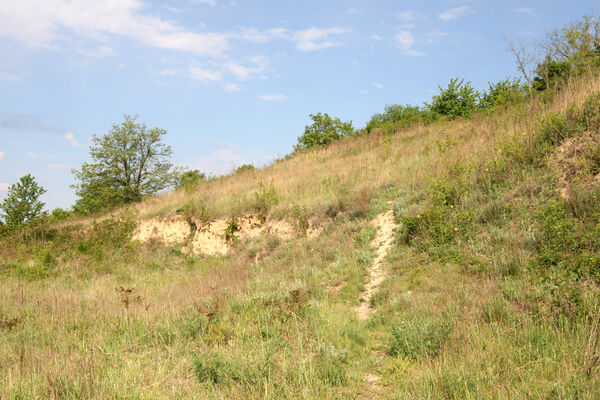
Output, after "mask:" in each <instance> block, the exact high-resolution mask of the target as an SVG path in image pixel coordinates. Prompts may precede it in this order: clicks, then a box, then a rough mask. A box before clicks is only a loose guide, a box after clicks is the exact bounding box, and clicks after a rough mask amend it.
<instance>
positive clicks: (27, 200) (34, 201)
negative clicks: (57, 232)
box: [0, 174, 46, 226]
mask: <svg viewBox="0 0 600 400" xmlns="http://www.w3.org/2000/svg"><path fill="white" fill-rule="evenodd" d="M44 193H46V189H44V188H43V187H41V186H40V185H38V184H37V182H36V181H35V178H34V177H32V176H31V175H30V174H27V175H25V176H22V177H21V179H19V182H17V183H15V184H14V185H11V186H10V187H9V188H8V193H7V195H6V198H5V199H4V201H3V202H2V203H0V210H2V211H3V212H4V214H3V215H2V216H3V217H4V222H5V223H6V225H11V226H16V225H20V224H23V223H26V222H29V221H31V220H32V219H34V218H36V217H39V216H40V215H41V214H42V209H43V208H44V203H42V202H41V201H40V200H39V198H40V196H41V195H43V194H44Z"/></svg>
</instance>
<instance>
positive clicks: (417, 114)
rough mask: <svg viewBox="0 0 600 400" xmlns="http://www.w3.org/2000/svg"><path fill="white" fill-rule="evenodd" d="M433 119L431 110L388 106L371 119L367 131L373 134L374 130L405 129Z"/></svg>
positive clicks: (406, 106) (417, 107)
mask: <svg viewBox="0 0 600 400" xmlns="http://www.w3.org/2000/svg"><path fill="white" fill-rule="evenodd" d="M433 117H434V115H433V114H432V113H431V112H430V111H429V110H427V109H422V108H421V107H419V106H411V105H405V106H403V105H400V104H388V105H386V106H385V107H384V112H383V113H376V114H374V115H373V116H372V117H371V119H370V120H369V122H368V123H367V126H366V130H367V132H371V131H372V130H373V129H374V128H383V129H386V128H388V129H398V128H405V127H408V126H411V125H413V124H415V123H417V122H423V123H427V122H431V120H432V119H433Z"/></svg>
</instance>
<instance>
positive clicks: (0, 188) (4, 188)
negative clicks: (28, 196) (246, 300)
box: [0, 182, 10, 192]
mask: <svg viewBox="0 0 600 400" xmlns="http://www.w3.org/2000/svg"><path fill="white" fill-rule="evenodd" d="M9 187H10V185H9V184H8V183H6V182H0V192H8V188H9Z"/></svg>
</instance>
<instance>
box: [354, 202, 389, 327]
mask: <svg viewBox="0 0 600 400" xmlns="http://www.w3.org/2000/svg"><path fill="white" fill-rule="evenodd" d="M371 225H373V226H374V227H376V228H378V229H377V233H376V234H375V238H374V239H373V241H372V242H371V246H372V247H373V248H375V252H376V253H375V254H376V255H375V259H374V260H373V264H371V267H369V277H368V281H367V282H366V284H365V290H364V291H363V292H362V293H361V296H360V304H359V305H358V307H355V308H354V311H355V312H356V315H357V316H358V319H359V320H366V319H367V318H369V315H370V314H371V313H372V312H373V309H372V308H371V299H372V298H373V294H374V293H375V292H376V291H377V289H379V287H380V286H381V284H382V283H383V281H384V280H385V278H386V274H385V271H384V270H383V265H382V264H383V259H384V258H385V257H386V256H387V253H388V250H389V249H390V247H391V246H392V242H393V240H394V229H396V227H397V225H396V222H395V221H394V212H393V211H392V210H390V211H388V212H385V213H383V214H379V215H378V216H377V217H375V218H374V219H373V220H372V221H371Z"/></svg>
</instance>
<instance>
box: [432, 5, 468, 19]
mask: <svg viewBox="0 0 600 400" xmlns="http://www.w3.org/2000/svg"><path fill="white" fill-rule="evenodd" d="M470 13H471V7H469V6H462V7H457V8H451V9H450V10H447V11H444V12H443V13H440V14H438V17H439V19H441V20H442V21H451V20H453V19H457V18H461V17H464V16H465V15H467V14H470Z"/></svg>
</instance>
